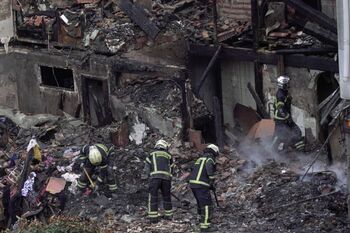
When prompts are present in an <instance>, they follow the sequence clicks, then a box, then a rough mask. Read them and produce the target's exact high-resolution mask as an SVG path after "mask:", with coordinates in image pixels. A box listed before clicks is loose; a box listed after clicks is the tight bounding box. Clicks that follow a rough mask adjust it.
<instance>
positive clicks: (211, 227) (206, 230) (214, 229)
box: [201, 226, 219, 232]
mask: <svg viewBox="0 0 350 233" xmlns="http://www.w3.org/2000/svg"><path fill="white" fill-rule="evenodd" d="M218 230H219V229H218V228H217V227H216V226H210V227H208V228H201V232H216V231H218Z"/></svg>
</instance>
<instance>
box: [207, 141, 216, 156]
mask: <svg viewBox="0 0 350 233" xmlns="http://www.w3.org/2000/svg"><path fill="white" fill-rule="evenodd" d="M207 148H208V149H212V150H213V151H214V152H215V154H217V155H218V154H219V147H218V146H217V145H214V144H209V145H208V146H207Z"/></svg>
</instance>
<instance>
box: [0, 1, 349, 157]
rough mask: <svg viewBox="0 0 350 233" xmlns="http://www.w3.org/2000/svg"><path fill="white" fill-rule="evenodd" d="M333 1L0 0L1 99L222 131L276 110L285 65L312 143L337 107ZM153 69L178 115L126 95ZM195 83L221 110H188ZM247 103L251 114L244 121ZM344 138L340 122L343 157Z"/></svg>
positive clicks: (211, 134) (100, 118) (25, 106)
mask: <svg viewBox="0 0 350 233" xmlns="http://www.w3.org/2000/svg"><path fill="white" fill-rule="evenodd" d="M335 6H336V4H335V1H332V0H315V1H301V0H285V1H271V2H270V1H252V0H230V1H228V0H227V1H226V0H225V1H218V2H216V1H213V2H208V1H194V0H185V1H147V0H146V1H141V0H140V1H134V2H132V1H128V0H121V1H93V0H86V1H82V0H76V1H69V0H66V1H65V0H60V1H57V0H56V1H55V0H51V1H37V2H36V3H35V4H34V3H33V2H32V1H20V3H19V2H16V1H14V2H12V1H10V0H8V1H2V3H1V7H0V9H1V10H0V14H1V18H0V19H1V21H0V28H1V42H2V44H3V45H4V46H3V49H2V51H1V53H2V54H1V55H0V61H1V62H0V75H1V82H2V85H1V94H0V102H1V105H4V106H7V107H9V108H14V109H19V110H20V111H22V112H24V113H30V114H35V113H51V114H58V115H60V114H63V112H65V113H68V114H70V115H72V116H75V117H78V118H82V119H84V120H86V121H88V122H90V123H91V124H93V125H103V124H107V123H109V122H111V121H112V120H113V119H115V120H120V119H122V118H123V117H124V116H125V115H126V114H127V112H130V111H131V112H132V111H136V112H137V113H138V114H139V115H140V116H141V117H142V119H143V120H145V121H147V123H148V124H150V125H152V126H154V127H156V128H158V129H160V130H162V132H163V133H165V135H168V136H174V135H175V134H178V132H177V131H174V130H172V129H173V128H174V126H176V127H175V128H178V129H179V130H180V131H181V130H183V129H187V128H192V129H195V130H200V131H202V134H203V136H204V138H205V139H206V140H207V141H218V140H221V141H222V140H223V134H226V136H227V135H231V134H232V133H236V131H237V128H239V131H243V132H244V133H247V131H248V130H249V129H250V128H251V126H252V125H253V124H254V123H255V122H256V121H257V120H258V119H260V118H267V117H272V114H273V102H274V94H275V91H276V77H277V76H278V75H281V74H287V75H289V76H290V77H291V80H292V81H291V94H292V96H293V118H294V120H295V122H296V123H297V124H298V125H299V126H300V127H301V129H302V132H303V135H305V137H306V139H307V141H308V143H309V144H313V143H315V142H323V141H324V140H325V139H326V138H327V136H328V131H329V127H328V123H329V119H328V118H329V115H330V112H329V111H328V110H329V109H327V111H323V112H322V111H320V109H319V104H320V103H322V102H323V101H324V100H325V99H327V97H328V96H330V95H331V94H332V93H333V92H334V91H336V90H337V88H338V81H337V75H336V74H337V73H338V64H337V61H336V60H335V55H336V53H337V36H336V32H337V31H336V21H335V18H336V12H335ZM135 15H138V17H135ZM14 64H15V65H14ZM147 80H153V81H156V82H159V81H160V80H163V81H164V80H165V82H169V83H171V85H170V86H168V88H171V89H173V88H175V89H178V91H180V92H181V96H182V99H181V101H180V102H181V104H180V106H178V109H179V112H180V114H179V115H178V118H176V119H177V120H175V121H174V120H173V119H170V118H169V121H165V122H163V121H162V122H161V123H159V121H161V120H155V119H156V116H157V113H155V112H154V111H153V110H152V108H147V107H146V108H141V109H139V108H136V110H135V109H133V107H132V106H128V100H127V98H125V96H126V95H125V94H126V93H125V91H124V92H123V91H121V90H123V89H127V90H129V89H128V88H127V86H128V85H129V84H140V83H147ZM187 80H190V82H187ZM248 84H250V85H251V87H252V89H254V91H255V93H256V95H257V96H258V97H259V98H260V100H261V102H262V104H263V107H261V106H259V103H258V104H257V102H256V99H254V98H253V97H252V95H251V93H250V91H249V89H248V88H247V85H248ZM152 90H153V89H152ZM189 90H192V91H193V92H194V93H195V95H197V97H199V98H200V99H203V101H204V102H205V105H206V107H207V108H208V109H209V111H210V112H211V114H209V115H208V116H202V115H199V116H194V115H193V114H192V113H191V111H189V110H188V109H189V108H188V107H187V106H191V105H193V104H195V100H193V98H189V95H188V92H189ZM153 91H157V89H156V88H155V89H154V90H153ZM150 101H152V100H150ZM334 101H335V102H337V101H338V100H334ZM335 105H336V104H335V103H333V105H332V106H329V107H330V108H334V107H335ZM262 108H263V109H264V110H262ZM218 110H219V111H218ZM255 110H257V111H258V113H259V115H256V114H254V113H252V112H254V111H255ZM247 111H248V112H250V113H252V114H251V115H250V116H251V118H252V119H251V120H250V121H249V123H247V124H246V125H244V124H243V125H242V120H241V119H242V114H246V113H247ZM263 112H265V113H263ZM218 119H219V120H218ZM208 123H209V124H208ZM215 124H216V126H217V125H218V124H219V127H215ZM159 125H162V126H161V127H160V126H159ZM208 125H209V127H208ZM184 131H186V130H184ZM231 139H232V138H231ZM341 139H342V130H341V128H340V127H339V128H338V129H337V130H336V132H335V133H334V134H333V135H332V137H331V140H330V142H331V143H330V147H331V151H332V155H333V156H334V157H341V155H342V154H343V149H342V146H341V144H339V141H341ZM219 144H220V143H219Z"/></svg>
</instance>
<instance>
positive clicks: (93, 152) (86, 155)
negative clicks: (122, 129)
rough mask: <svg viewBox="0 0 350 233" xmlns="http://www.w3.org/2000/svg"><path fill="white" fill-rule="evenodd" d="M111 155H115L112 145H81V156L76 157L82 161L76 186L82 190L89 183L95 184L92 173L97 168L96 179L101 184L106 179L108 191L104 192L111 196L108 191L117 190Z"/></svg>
mask: <svg viewBox="0 0 350 233" xmlns="http://www.w3.org/2000/svg"><path fill="white" fill-rule="evenodd" d="M112 156H115V152H114V151H113V147H111V148H109V149H108V148H107V147H106V146H105V145H102V144H95V145H93V146H89V145H85V146H83V148H82V149H81V156H80V157H79V158H78V159H79V161H80V162H82V163H83V166H82V172H81V176H80V178H79V180H78V188H79V189H80V190H82V191H83V190H84V189H85V188H87V187H88V185H89V184H90V185H92V186H95V184H92V182H93V181H92V175H93V174H94V172H95V170H97V169H99V170H100V171H99V175H98V176H97V181H98V182H99V183H101V184H102V183H104V182H106V181H107V185H108V189H109V192H107V193H106V196H107V195H108V196H111V194H110V192H114V191H116V190H117V184H116V181H115V176H114V173H113V170H112V166H111V161H112V160H111V157H112ZM92 188H94V187H92Z"/></svg>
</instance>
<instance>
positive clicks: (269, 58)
mask: <svg viewBox="0 0 350 233" xmlns="http://www.w3.org/2000/svg"><path fill="white" fill-rule="evenodd" d="M188 49H189V54H190V55H191V56H194V57H196V56H198V57H213V55H214V54H215V52H216V50H217V47H214V46H206V45H194V44H190V45H188ZM277 56H278V55H277V54H276V53H273V52H265V51H257V52H255V51H253V50H252V49H245V48H233V47H223V48H222V51H221V53H220V55H219V58H220V59H231V60H236V61H251V62H255V61H256V62H258V63H262V64H270V65H277V63H278V57H277ZM284 65H285V66H290V67H300V68H309V69H312V70H321V71H330V72H334V73H338V72H339V66H338V62H336V61H335V60H334V59H333V58H329V57H325V56H305V55H302V54H290V55H285V56H284Z"/></svg>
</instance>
